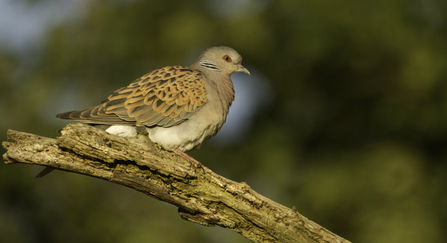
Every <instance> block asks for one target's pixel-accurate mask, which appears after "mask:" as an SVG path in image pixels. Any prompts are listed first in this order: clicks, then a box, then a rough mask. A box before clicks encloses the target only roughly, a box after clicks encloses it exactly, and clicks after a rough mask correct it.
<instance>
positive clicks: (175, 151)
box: [173, 148, 202, 168]
mask: <svg viewBox="0 0 447 243" xmlns="http://www.w3.org/2000/svg"><path fill="white" fill-rule="evenodd" d="M173 151H174V153H176V154H178V155H180V157H182V158H184V159H186V160H189V161H191V162H193V164H195V166H196V167H197V168H200V167H202V164H201V163H200V162H199V161H197V160H196V159H194V158H193V157H191V156H189V155H187V154H186V153H184V152H182V151H180V149H178V148H176V149H174V150H173Z"/></svg>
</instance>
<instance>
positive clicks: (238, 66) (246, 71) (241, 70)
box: [237, 64, 251, 75]
mask: <svg viewBox="0 0 447 243" xmlns="http://www.w3.org/2000/svg"><path fill="white" fill-rule="evenodd" d="M237 72H244V73H246V74H248V75H251V74H250V71H248V69H246V68H245V67H244V66H242V64H239V65H237Z"/></svg>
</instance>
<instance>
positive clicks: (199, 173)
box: [3, 124, 349, 243]
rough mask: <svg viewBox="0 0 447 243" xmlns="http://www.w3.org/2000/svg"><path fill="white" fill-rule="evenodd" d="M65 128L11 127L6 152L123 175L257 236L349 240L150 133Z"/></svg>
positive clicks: (10, 157)
mask: <svg viewBox="0 0 447 243" xmlns="http://www.w3.org/2000/svg"><path fill="white" fill-rule="evenodd" d="M61 134H62V136H60V137H58V138H57V139H52V138H46V137H41V136H37V135H34V134H29V133H24V132H18V131H13V130H9V131H8V140H9V141H8V142H3V147H5V149H6V150H7V152H6V153H5V154H4V155H3V159H4V161H5V163H6V164H14V163H26V164H35V165H44V166H48V167H52V168H56V169H59V170H65V171H70V172H76V173H79V174H84V175H89V176H93V177H97V178H101V179H104V180H108V181H111V182H114V183H118V184H121V185H124V186H127V187H130V188H132V189H135V190H137V191H140V192H143V193H145V194H146V195H149V196H151V197H155V198H157V199H159V200H162V201H165V202H168V203H171V204H173V205H175V206H177V207H178V212H179V214H180V217H181V218H183V219H185V220H188V221H192V222H195V223H198V224H201V225H205V226H215V225H218V226H221V227H224V228H229V229H231V230H234V231H236V232H238V233H239V234H241V235H243V236H244V237H246V238H248V239H250V240H251V241H253V242H306V243H307V242H330V243H333V242H340V243H341V242H343V243H347V242H349V241H347V240H345V239H343V238H341V237H339V236H337V235H335V234H334V233H332V232H330V231H329V230H327V229H325V228H323V227H321V226H320V225H318V224H316V223H314V222H312V221H310V220H309V219H307V218H306V217H304V216H303V215H301V214H300V213H298V211H297V210H296V209H295V208H294V209H290V208H287V207H285V206H283V205H281V204H278V203H276V202H274V201H272V200H270V199H268V198H266V197H264V196H262V195H260V194H258V193H256V192H255V191H253V190H252V189H251V188H250V187H249V186H248V185H247V184H246V183H244V182H242V183H237V182H234V181H231V180H229V179H226V178H224V177H222V176H220V175H217V174H216V173H214V172H213V171H211V170H210V169H208V168H206V167H205V166H203V165H201V164H199V163H197V162H194V161H190V160H185V159H184V158H182V157H180V156H178V155H176V154H174V153H171V152H167V151H164V150H163V149H160V148H158V147H157V146H156V145H155V144H153V143H152V142H151V141H150V140H149V139H147V137H146V136H143V135H138V136H137V137H136V138H122V137H118V136H115V135H111V134H108V133H106V132H105V131H102V130H99V129H96V128H94V127H91V126H88V125H84V124H70V125H68V126H67V127H65V128H64V129H63V130H62V132H61Z"/></svg>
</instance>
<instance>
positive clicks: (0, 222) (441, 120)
mask: <svg viewBox="0 0 447 243" xmlns="http://www.w3.org/2000/svg"><path fill="white" fill-rule="evenodd" d="M24 2H26V4H28V5H30V6H33V5H36V4H39V3H41V2H45V0H42V1H24ZM84 2H85V3H84V7H83V9H82V14H79V15H77V17H70V18H67V19H66V20H65V21H61V22H59V23H57V24H55V25H54V26H53V28H52V29H51V30H50V31H49V32H48V33H47V35H46V36H45V38H44V41H43V42H42V43H40V44H38V45H36V47H35V48H30V49H29V50H28V51H27V52H26V53H22V54H17V53H16V52H14V51H11V50H9V49H8V46H7V45H1V46H0V117H1V119H0V134H2V135H1V136H2V138H3V139H2V140H5V139H6V130H7V129H14V130H20V131H26V132H30V133H35V134H39V135H43V136H48V137H55V136H56V130H57V129H59V128H61V127H63V126H64V125H65V124H67V123H66V122H62V121H57V120H56V118H54V115H55V114H57V113H59V112H62V111H65V110H62V109H63V108H65V109H67V107H68V106H70V108H72V109H80V108H86V107H89V106H92V105H95V104H97V103H99V102H100V101H101V100H102V99H103V98H105V97H106V96H107V95H108V94H110V93H111V92H112V91H114V90H115V89H117V88H119V87H122V86H125V85H127V84H128V83H130V82H131V81H133V80H134V79H136V78H137V77H139V76H141V75H143V74H145V73H147V72H149V71H151V70H153V69H155V68H159V67H162V66H166V65H189V64H191V63H192V62H194V61H195V58H196V57H197V56H198V54H199V53H200V52H201V51H203V50H204V49H206V48H207V47H210V46H216V45H226V46H231V47H233V48H235V49H236V50H238V51H239V53H241V55H242V56H243V57H244V62H243V63H244V65H246V66H247V67H248V68H249V69H250V70H251V71H252V73H255V75H254V77H256V76H258V77H262V78H264V79H266V80H267V82H268V83H269V85H270V88H271V93H270V94H271V98H267V97H261V98H262V99H266V100H268V101H269V102H267V103H268V104H267V105H264V106H262V109H258V110H256V113H255V115H254V116H253V117H252V118H251V119H252V123H251V124H252V125H251V126H250V127H249V129H248V131H247V135H246V136H244V137H243V138H242V139H240V140H238V141H236V142H234V143H233V144H223V145H222V144H221V145H219V143H212V142H208V143H205V144H204V145H203V146H202V148H201V149H199V150H195V151H193V152H191V155H192V156H193V157H195V158H196V159H198V160H199V161H201V162H202V163H203V164H205V165H206V166H208V167H210V168H211V169H212V170H214V171H216V172H217V173H219V174H222V175H224V176H226V177H228V178H230V179H233V180H236V181H245V182H247V183H248V184H249V185H251V186H252V188H253V189H255V190H256V191H258V192H259V193H261V194H263V195H265V196H267V197H269V198H271V199H273V200H275V201H277V202H279V203H281V204H283V205H286V206H288V207H292V206H296V207H297V209H298V211H299V212H300V213H302V214H303V215H305V216H306V217H308V218H310V219H311V220H313V221H315V222H317V223H319V224H321V225H322V226H324V227H326V228H328V229H329V230H331V231H333V232H335V233H337V234H338V235H340V236H342V237H345V238H346V239H349V240H351V241H353V242H365V243H368V242H390V243H398V242H405V243H409V242H432V243H436V242H446V240H447V233H446V232H447V231H446V230H445V229H446V225H447V193H446V187H447V164H446V159H447V149H446V145H447V82H446V79H447V45H446V43H447V22H446V20H447V19H446V16H447V15H445V13H446V12H447V3H446V2H445V1H441V0H433V1H422V0H419V1H418V0H410V1H385V0H365V1H353V0H342V1H330V0H316V1H301V0H299V1H288V0H275V1H269V0H245V1H236V0H233V1H217V0H192V1H161V0H158V1H156V0H153V1H139V0H133V1H106V0H103V1H100V0H95V1H84ZM54 14H58V13H54ZM15 17H16V18H17V19H19V18H21V16H15ZM12 23H14V22H12ZM255 82H256V80H255ZM252 88H253V89H256V87H252ZM236 97H237V99H240V98H238V93H237V90H236ZM245 98H246V99H247V100H250V97H245ZM2 152H4V150H2ZM40 169H41V168H38V167H37V166H34V167H33V166H25V165H12V166H5V165H4V164H3V163H0V242H11V243H15V242H68V243H69V242H96V243H97V242H117V243H120V242H123V243H124V242H126V243H127V242H185V243H186V242H216V243H220V242H249V241H248V240H246V239H245V238H243V237H242V236H240V235H238V234H236V233H234V232H232V231H230V230H226V229H221V228H206V227H203V226H199V225H195V224H192V223H189V222H186V221H183V220H181V219H180V218H179V217H178V215H177V213H176V212H177V209H176V208H175V207H174V206H171V205H167V204H165V203H162V202H158V201H157V200H154V199H152V198H149V197H147V196H145V195H143V194H141V193H138V192H135V191H131V190H130V189H127V188H124V187H121V186H118V185H114V184H111V183H108V182H105V181H100V180H97V179H93V178H88V177H85V176H81V175H76V174H71V173H65V172H53V173H52V174H50V175H48V176H47V177H44V178H43V179H39V180H35V179H34V176H35V175H36V174H37V173H38V172H39V170H40Z"/></svg>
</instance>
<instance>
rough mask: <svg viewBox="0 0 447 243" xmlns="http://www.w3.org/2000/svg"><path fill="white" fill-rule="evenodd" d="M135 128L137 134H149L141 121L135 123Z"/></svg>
mask: <svg viewBox="0 0 447 243" xmlns="http://www.w3.org/2000/svg"><path fill="white" fill-rule="evenodd" d="M135 130H136V131H137V136H138V135H143V136H149V133H148V132H147V129H146V126H144V125H143V124H141V123H137V125H136V126H135Z"/></svg>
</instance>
